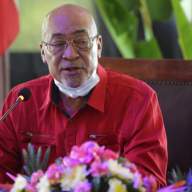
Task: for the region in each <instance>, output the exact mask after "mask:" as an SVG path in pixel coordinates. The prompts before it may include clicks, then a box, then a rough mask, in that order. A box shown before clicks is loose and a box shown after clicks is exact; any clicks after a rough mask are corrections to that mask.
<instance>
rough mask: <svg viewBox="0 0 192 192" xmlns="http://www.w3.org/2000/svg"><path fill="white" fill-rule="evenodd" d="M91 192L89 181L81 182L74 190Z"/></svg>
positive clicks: (75, 191)
mask: <svg viewBox="0 0 192 192" xmlns="http://www.w3.org/2000/svg"><path fill="white" fill-rule="evenodd" d="M82 191H83V192H91V184H90V183H89V182H88V181H84V182H80V183H79V184H78V185H77V186H76V187H75V189H74V192H82Z"/></svg>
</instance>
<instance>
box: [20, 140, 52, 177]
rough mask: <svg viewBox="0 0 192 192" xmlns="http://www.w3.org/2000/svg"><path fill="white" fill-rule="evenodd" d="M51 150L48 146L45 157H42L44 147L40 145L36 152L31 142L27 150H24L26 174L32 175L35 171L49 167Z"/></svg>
mask: <svg viewBox="0 0 192 192" xmlns="http://www.w3.org/2000/svg"><path fill="white" fill-rule="evenodd" d="M50 152H51V149H50V147H48V148H47V149H46V151H45V154H44V157H42V148H41V147H39V148H38V149H37V152H36V151H35V148H34V146H33V145H32V144H31V143H29V144H28V146H27V150H26V149H23V150H22V155H23V161H24V165H23V170H24V172H25V174H26V175H27V176H31V175H32V173H33V172H35V171H38V170H44V169H45V168H47V165H48V161H49V155H50Z"/></svg>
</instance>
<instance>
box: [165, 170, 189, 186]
mask: <svg viewBox="0 0 192 192" xmlns="http://www.w3.org/2000/svg"><path fill="white" fill-rule="evenodd" d="M185 178H186V175H185V174H184V173H183V172H182V171H181V170H180V169H179V167H176V168H175V169H172V170H171V172H170V179H169V180H168V182H169V183H170V184H173V183H176V182H178V181H181V180H185Z"/></svg>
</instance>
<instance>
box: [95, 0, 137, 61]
mask: <svg viewBox="0 0 192 192" xmlns="http://www.w3.org/2000/svg"><path fill="white" fill-rule="evenodd" d="M120 2H121V1H119V0H113V1H106V0H97V1H96V5H97V7H98V10H99V12H100V14H101V16H102V18H103V20H104V22H105V24H106V26H107V28H108V30H109V32H110V34H111V36H112V38H113V40H114V42H115V43H116V45H117V47H118V49H119V50H120V52H121V54H122V55H123V56H124V57H127V58H130V57H134V56H135V55H134V52H133V42H134V41H136V38H137V31H138V18H137V16H136V14H134V13H133V12H129V11H127V9H126V7H124V6H123V5H122V3H120Z"/></svg>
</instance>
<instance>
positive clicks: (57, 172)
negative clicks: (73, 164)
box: [46, 164, 65, 180]
mask: <svg viewBox="0 0 192 192" xmlns="http://www.w3.org/2000/svg"><path fill="white" fill-rule="evenodd" d="M64 172H65V168H64V166H62V164H61V165H57V164H52V165H50V166H49V168H48V170H47V171H46V175H47V178H48V179H50V180H59V179H61V177H62V175H63V173H64Z"/></svg>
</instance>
